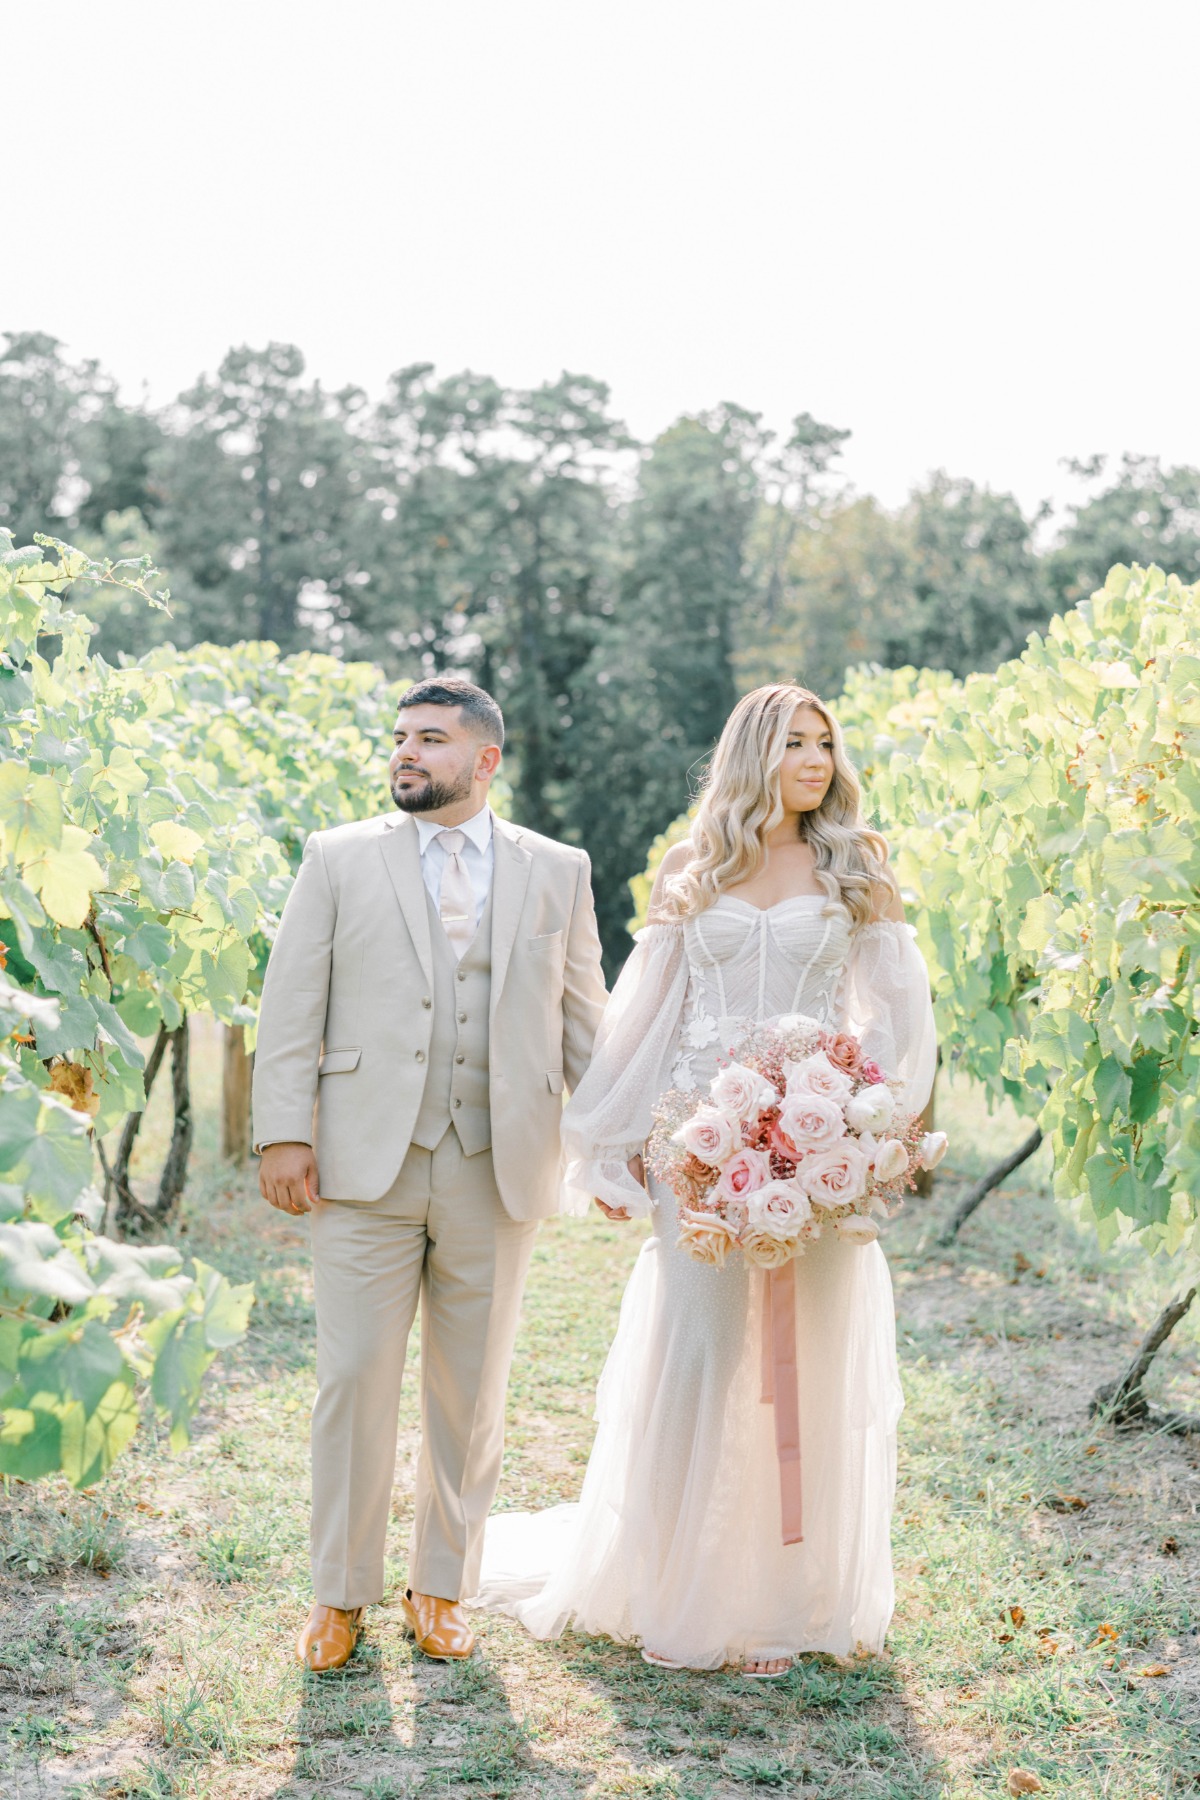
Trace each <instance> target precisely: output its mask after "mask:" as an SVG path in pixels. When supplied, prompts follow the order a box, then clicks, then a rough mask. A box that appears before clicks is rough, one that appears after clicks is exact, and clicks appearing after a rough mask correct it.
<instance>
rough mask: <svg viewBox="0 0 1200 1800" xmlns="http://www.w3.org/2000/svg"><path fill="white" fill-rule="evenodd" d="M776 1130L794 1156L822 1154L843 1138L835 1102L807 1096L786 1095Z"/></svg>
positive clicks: (840, 1110)
mask: <svg viewBox="0 0 1200 1800" xmlns="http://www.w3.org/2000/svg"><path fill="white" fill-rule="evenodd" d="M776 1129H777V1130H778V1131H779V1132H780V1134H781V1135H782V1136H783V1137H785V1138H787V1139H788V1141H789V1142H790V1143H792V1144H794V1145H795V1147H796V1151H797V1154H798V1155H800V1156H803V1155H805V1154H806V1153H807V1152H808V1151H809V1150H823V1149H824V1148H825V1146H826V1145H827V1144H833V1143H836V1142H837V1140H838V1138H840V1137H845V1135H846V1121H845V1119H844V1118H843V1117H842V1109H841V1107H840V1106H839V1105H838V1103H837V1101H836V1100H826V1099H824V1098H823V1097H822V1096H821V1095H820V1094H810V1093H807V1092H802V1093H797V1094H789V1095H788V1097H787V1099H786V1100H785V1101H784V1103H783V1105H782V1107H781V1108H780V1111H779V1122H778V1125H777V1127H776Z"/></svg>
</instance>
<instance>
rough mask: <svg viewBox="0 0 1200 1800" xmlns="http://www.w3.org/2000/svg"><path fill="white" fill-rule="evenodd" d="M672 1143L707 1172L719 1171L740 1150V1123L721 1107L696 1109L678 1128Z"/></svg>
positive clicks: (699, 1107)
mask: <svg viewBox="0 0 1200 1800" xmlns="http://www.w3.org/2000/svg"><path fill="white" fill-rule="evenodd" d="M674 1142H675V1143H677V1144H682V1145H683V1147H684V1149H685V1150H686V1151H688V1152H689V1153H690V1154H691V1155H692V1156H695V1157H698V1158H699V1160H700V1161H701V1162H702V1163H707V1164H708V1166H709V1168H711V1169H719V1168H721V1167H722V1166H723V1165H724V1164H725V1163H727V1162H728V1161H729V1159H730V1157H731V1156H732V1155H733V1154H734V1152H735V1150H740V1149H741V1147H742V1122H741V1120H740V1119H737V1118H735V1117H734V1116H733V1114H732V1113H728V1112H726V1111H725V1110H724V1108H723V1107H720V1106H698V1107H697V1108H696V1110H695V1112H694V1113H693V1114H692V1116H691V1118H690V1119H688V1120H686V1121H685V1123H684V1124H682V1125H681V1126H680V1127H679V1130H678V1131H677V1132H676V1133H675V1137H674Z"/></svg>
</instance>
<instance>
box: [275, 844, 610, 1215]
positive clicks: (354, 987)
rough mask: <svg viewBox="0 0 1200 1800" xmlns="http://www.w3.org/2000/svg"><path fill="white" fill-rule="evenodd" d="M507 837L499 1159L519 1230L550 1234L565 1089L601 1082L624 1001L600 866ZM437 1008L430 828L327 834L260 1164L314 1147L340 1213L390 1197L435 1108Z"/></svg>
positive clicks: (292, 960)
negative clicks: (591, 1071) (606, 1044)
mask: <svg viewBox="0 0 1200 1800" xmlns="http://www.w3.org/2000/svg"><path fill="white" fill-rule="evenodd" d="M494 829H495V836H494V845H495V870H494V874H493V887H492V976H491V1008H490V1020H489V1059H490V1102H491V1121H492V1157H493V1161H494V1163H495V1171H496V1182H497V1186H498V1187H499V1191H500V1196H501V1199H502V1200H503V1202H504V1206H505V1208H506V1210H507V1211H508V1213H509V1214H510V1215H511V1216H512V1217H513V1218H514V1219H539V1218H547V1217H549V1216H550V1214H552V1213H553V1212H555V1211H556V1210H557V1206H558V1189H559V1177H560V1160H561V1159H560V1149H559V1122H560V1118H561V1111H562V1094H563V1088H564V1084H565V1086H566V1088H567V1089H568V1090H570V1089H572V1088H574V1087H575V1085H576V1083H577V1082H578V1081H579V1079H580V1077H581V1076H582V1074H583V1072H584V1070H585V1069H586V1068H587V1065H588V1061H589V1059H590V1057H591V1053H592V1042H593V1039H594V1038H595V1035H596V1028H597V1026H598V1025H599V1023H600V1015H601V1013H602V1011H603V1009H604V1002H605V998H606V996H605V989H604V979H603V976H602V974H601V969H600V942H599V937H598V935H597V931H596V915H595V909H594V907H593V904H592V892H591V882H590V874H591V865H590V864H589V862H588V859H587V856H586V855H585V854H584V852H583V851H582V850H576V849H573V848H571V847H570V846H569V845H567V844H559V843H556V842H555V841H554V840H553V839H552V838H545V837H542V836H540V834H539V833H537V832H535V831H528V830H526V829H525V828H524V827H523V826H518V825H510V824H508V823H507V822H506V821H505V820H502V819H497V820H496V822H495V828H494ZM432 995H433V958H432V951H431V948H430V919H429V909H428V906H427V904H426V897H425V887H424V884H423V882H422V879H421V855H420V846H419V839H418V834H417V829H416V825H415V824H414V822H413V820H412V818H411V817H410V816H409V815H408V814H404V813H397V814H396V815H395V816H394V817H391V818H380V819H366V820H363V821H361V822H360V823H357V824H353V825H339V826H336V827H335V828H334V829H333V830H331V831H316V832H314V833H313V834H312V836H311V837H310V838H309V840H308V842H307V844H306V845H305V847H304V859H303V861H302V863H301V865H300V871H299V873H298V875H297V877H296V882H295V885H294V887H293V888H292V892H291V894H290V895H289V896H288V901H287V905H286V906H285V907H284V911H283V917H282V919H281V920H280V925H279V932H278V935H277V937H276V939H275V945H274V948H273V950H272V952H271V959H270V963H269V965H268V968H267V975H266V981H265V983H264V986H263V997H262V1015H261V1019H260V1022H259V1029H258V1043H257V1048H256V1051H255V1058H254V1141H255V1148H256V1149H258V1148H260V1147H261V1146H262V1145H264V1144H269V1143H275V1142H280V1141H291V1142H295V1143H307V1144H312V1145H313V1147H314V1152H315V1155H316V1159H317V1173H318V1185H319V1191H320V1194H321V1196H322V1197H323V1198H324V1199H331V1200H360V1201H361V1200H368V1201H370V1200H378V1199H379V1198H380V1197H381V1196H382V1195H383V1194H385V1193H387V1192H388V1190H389V1189H390V1188H391V1187H392V1185H393V1183H394V1182H395V1180H396V1178H397V1176H398V1175H399V1173H400V1168H401V1165H402V1163H403V1162H404V1159H405V1156H406V1155H407V1153H408V1148H409V1144H410V1141H411V1138H412V1131H413V1126H414V1124H415V1122H416V1118H417V1113H418V1111H419V1109H420V1105H421V1097H422V1093H423V1091H424V1086H425V1078H426V1073H427V1071H428V1069H429V1061H428V1052H429V1043H430V1036H431V1029H432V1020H433V1013H432ZM314 1112H315V1119H314Z"/></svg>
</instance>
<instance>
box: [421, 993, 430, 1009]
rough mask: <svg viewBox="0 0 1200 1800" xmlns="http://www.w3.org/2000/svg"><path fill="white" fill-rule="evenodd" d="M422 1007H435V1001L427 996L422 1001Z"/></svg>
mask: <svg viewBox="0 0 1200 1800" xmlns="http://www.w3.org/2000/svg"><path fill="white" fill-rule="evenodd" d="M421 1005H422V1006H432V1005H433V1001H432V1000H431V999H430V998H429V995H428V994H426V996H425V998H424V999H423V1000H422V1002H421Z"/></svg>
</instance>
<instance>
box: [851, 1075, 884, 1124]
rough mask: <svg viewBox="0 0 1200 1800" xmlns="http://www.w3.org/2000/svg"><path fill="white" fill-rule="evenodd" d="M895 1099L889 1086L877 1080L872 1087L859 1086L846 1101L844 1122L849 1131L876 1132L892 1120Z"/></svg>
mask: <svg viewBox="0 0 1200 1800" xmlns="http://www.w3.org/2000/svg"><path fill="white" fill-rule="evenodd" d="M895 1110H896V1101H895V1098H894V1096H893V1094H892V1090H891V1089H890V1088H889V1087H885V1086H884V1084H883V1082H882V1081H877V1082H875V1084H874V1085H873V1086H872V1087H865V1088H860V1089H859V1090H858V1092H857V1094H852V1095H851V1096H850V1098H849V1100H847V1102H846V1123H847V1125H848V1126H849V1127H850V1129H851V1131H869V1132H872V1133H878V1132H880V1131H883V1130H885V1128H886V1127H887V1126H888V1125H890V1124H891V1122H892V1114H893V1113H894V1112H895Z"/></svg>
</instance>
